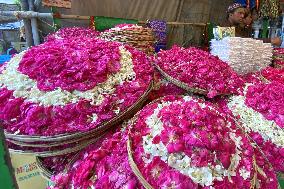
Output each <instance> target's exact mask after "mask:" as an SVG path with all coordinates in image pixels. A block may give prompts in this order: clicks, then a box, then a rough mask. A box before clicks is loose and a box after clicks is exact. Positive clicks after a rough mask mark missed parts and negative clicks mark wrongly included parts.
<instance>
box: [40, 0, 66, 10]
mask: <svg viewBox="0 0 284 189" xmlns="http://www.w3.org/2000/svg"><path fill="white" fill-rule="evenodd" d="M42 4H43V5H44V6H48V7H61V8H68V9H70V8H71V0H42Z"/></svg>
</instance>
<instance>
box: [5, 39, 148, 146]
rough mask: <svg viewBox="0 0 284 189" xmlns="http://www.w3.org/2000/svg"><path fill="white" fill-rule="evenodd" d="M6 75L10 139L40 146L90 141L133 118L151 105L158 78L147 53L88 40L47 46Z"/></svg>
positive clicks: (13, 64)
mask: <svg viewBox="0 0 284 189" xmlns="http://www.w3.org/2000/svg"><path fill="white" fill-rule="evenodd" d="M1 70H2V74H1V75H0V82H1V83H0V86H1V90H0V97H1V102H0V112H1V115H0V119H1V120H2V123H3V126H4V128H5V131H6V137H7V139H9V140H10V141H12V142H13V141H17V142H22V143H29V144H28V146H31V145H32V144H34V143H35V142H37V147H39V144H41V143H45V145H47V144H52V146H56V145H58V146H63V145H65V144H66V143H65V142H67V143H71V142H72V143H73V144H74V143H75V142H78V140H83V139H84V140H87V139H88V138H90V137H94V135H96V134H99V135H100V134H101V132H103V131H105V130H106V129H108V128H109V127H111V126H112V125H114V124H115V123H117V122H119V121H122V120H123V119H125V118H126V117H129V116H131V114H134V113H135V111H136V109H137V108H138V107H139V106H141V105H142V103H143V101H144V100H146V97H147V95H148V93H149V92H150V90H151V86H152V74H153V72H152V71H153V70H152V67H151V64H150V62H149V60H148V58H147V57H146V55H145V54H144V53H143V52H140V51H138V50H136V49H134V48H132V47H129V46H127V45H122V44H120V43H116V42H106V41H102V40H100V39H95V38H89V37H86V38H82V37H74V38H68V39H64V40H53V41H48V42H45V43H43V44H41V45H39V46H36V47H33V48H31V49H29V50H28V51H25V52H22V53H20V54H18V55H16V56H15V57H13V58H12V59H11V61H10V62H8V63H7V64H5V65H4V66H3V67H2V68H1ZM92 135H93V136H92ZM68 141H69V142H68ZM87 141H88V140H87ZM22 145H23V144H22ZM47 146H48V145H47ZM65 147H66V146H65Z"/></svg>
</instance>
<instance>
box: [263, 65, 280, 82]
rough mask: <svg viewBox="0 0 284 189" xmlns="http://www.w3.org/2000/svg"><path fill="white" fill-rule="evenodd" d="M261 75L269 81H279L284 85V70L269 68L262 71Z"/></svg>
mask: <svg viewBox="0 0 284 189" xmlns="http://www.w3.org/2000/svg"><path fill="white" fill-rule="evenodd" d="M261 75H262V76H263V77H264V78H265V79H267V80H269V81H277V82H279V83H282V84H284V69H277V68H272V67H267V68H265V69H263V70H262V71H261Z"/></svg>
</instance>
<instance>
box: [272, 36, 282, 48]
mask: <svg viewBox="0 0 284 189" xmlns="http://www.w3.org/2000/svg"><path fill="white" fill-rule="evenodd" d="M281 43H282V40H281V39H280V37H274V38H271V44H272V45H274V46H277V47H279V46H281Z"/></svg>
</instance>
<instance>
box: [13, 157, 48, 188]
mask: <svg viewBox="0 0 284 189" xmlns="http://www.w3.org/2000/svg"><path fill="white" fill-rule="evenodd" d="M10 156H11V161H12V166H13V168H14V172H15V177H16V180H17V183H18V186H19V188H20V189H31V188H36V189H45V188H46V186H47V180H45V179H44V178H43V177H42V176H41V174H40V169H39V168H38V166H37V163H36V158H35V156H32V155H22V154H14V153H10Z"/></svg>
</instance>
